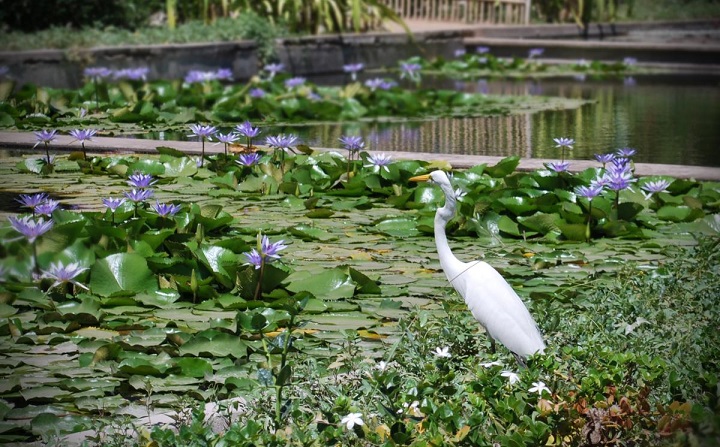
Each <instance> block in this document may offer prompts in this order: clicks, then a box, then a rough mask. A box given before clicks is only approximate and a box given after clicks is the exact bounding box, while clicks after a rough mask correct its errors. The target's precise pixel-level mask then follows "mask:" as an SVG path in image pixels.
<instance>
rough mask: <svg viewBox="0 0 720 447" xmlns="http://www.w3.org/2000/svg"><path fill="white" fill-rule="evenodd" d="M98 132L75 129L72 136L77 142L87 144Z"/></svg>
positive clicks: (71, 132)
mask: <svg viewBox="0 0 720 447" xmlns="http://www.w3.org/2000/svg"><path fill="white" fill-rule="evenodd" d="M96 133H97V130H95V129H75V130H71V131H70V135H71V136H72V137H73V138H75V141H80V142H81V143H82V142H85V141H90V140H92V137H94V136H95V134H96Z"/></svg>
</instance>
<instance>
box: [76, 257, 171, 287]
mask: <svg viewBox="0 0 720 447" xmlns="http://www.w3.org/2000/svg"><path fill="white" fill-rule="evenodd" d="M90 289H91V290H92V291H93V293H97V294H98V295H100V296H104V297H109V296H114V295H134V294H136V293H140V292H154V291H155V290H157V289H158V285H157V280H156V279H155V275H153V273H152V272H151V271H150V269H149V268H148V266H147V261H146V260H145V258H143V257H142V256H140V255H137V254H134V253H117V254H114V255H110V256H108V257H106V258H104V259H101V260H99V261H98V262H97V263H96V264H95V265H94V266H93V268H92V271H91V273H90Z"/></svg>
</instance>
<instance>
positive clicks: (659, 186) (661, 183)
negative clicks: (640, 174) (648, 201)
mask: <svg viewBox="0 0 720 447" xmlns="http://www.w3.org/2000/svg"><path fill="white" fill-rule="evenodd" d="M670 184H672V182H671V181H670V180H664V179H663V180H648V181H646V182H645V183H644V184H643V185H642V186H641V187H640V189H642V190H643V191H645V192H647V194H646V197H647V198H650V197H651V196H652V195H653V194H658V193H661V192H668V190H667V189H668V187H669V186H670Z"/></svg>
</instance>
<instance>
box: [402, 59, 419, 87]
mask: <svg viewBox="0 0 720 447" xmlns="http://www.w3.org/2000/svg"><path fill="white" fill-rule="evenodd" d="M420 70H422V66H421V65H420V64H417V63H414V62H400V79H405V78H409V79H411V80H413V81H415V82H418V81H419V80H420Z"/></svg>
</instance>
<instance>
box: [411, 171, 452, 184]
mask: <svg viewBox="0 0 720 447" xmlns="http://www.w3.org/2000/svg"><path fill="white" fill-rule="evenodd" d="M410 181H411V182H432V183H437V184H438V185H440V186H443V185H445V186H448V187H449V186H451V185H450V179H449V178H448V176H447V174H446V173H445V171H440V170H438V171H433V172H431V173H430V174H425V175H418V176H415V177H411V178H410Z"/></svg>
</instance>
